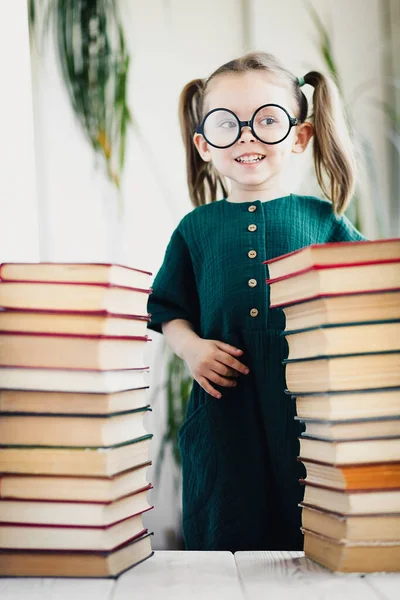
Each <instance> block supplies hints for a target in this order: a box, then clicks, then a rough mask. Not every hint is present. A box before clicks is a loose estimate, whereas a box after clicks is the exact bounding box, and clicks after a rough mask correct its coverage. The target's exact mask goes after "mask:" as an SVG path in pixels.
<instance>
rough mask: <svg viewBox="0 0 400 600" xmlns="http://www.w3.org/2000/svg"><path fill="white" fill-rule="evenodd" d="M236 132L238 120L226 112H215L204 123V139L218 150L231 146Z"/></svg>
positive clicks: (236, 134)
mask: <svg viewBox="0 0 400 600" xmlns="http://www.w3.org/2000/svg"><path fill="white" fill-rule="evenodd" d="M238 131H239V123H238V120H237V119H236V117H235V116H234V115H233V114H232V113H231V112H229V111H227V110H215V111H214V112H212V113H210V114H209V115H208V117H207V118H206V120H205V122H204V137H205V138H206V140H207V141H208V142H210V144H213V145H214V146H217V147H218V148H226V147H227V146H230V145H231V144H233V142H234V141H235V140H236V138H237V136H238Z"/></svg>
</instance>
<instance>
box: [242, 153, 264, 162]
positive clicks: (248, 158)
mask: <svg viewBox="0 0 400 600" xmlns="http://www.w3.org/2000/svg"><path fill="white" fill-rule="evenodd" d="M263 158H264V156H263V155H262V154H251V155H249V156H239V157H238V158H236V159H235V160H236V161H237V162H242V163H250V162H259V161H260V160H262V159H263Z"/></svg>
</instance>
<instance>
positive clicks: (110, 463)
mask: <svg viewBox="0 0 400 600" xmlns="http://www.w3.org/2000/svg"><path fill="white" fill-rule="evenodd" d="M152 437H153V436H152V434H148V435H146V436H144V437H143V438H139V439H136V440H131V441H129V442H124V443H123V444H116V445H115V446H100V447H97V448H96V447H89V448H88V447H82V448H77V447H73V448H68V447H61V448H57V447H55V446H12V447H11V446H0V473H26V474H31V475H34V474H35V475H81V476H88V477H97V476H99V477H106V476H112V475H115V474H116V473H121V472H122V471H126V470H127V469H132V468H133V467H138V466H140V465H144V464H145V463H147V462H148V461H149V443H150V440H151V438H152Z"/></svg>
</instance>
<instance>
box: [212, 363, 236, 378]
mask: <svg viewBox="0 0 400 600" xmlns="http://www.w3.org/2000/svg"><path fill="white" fill-rule="evenodd" d="M211 370H212V371H215V372H216V373H218V375H222V376H223V377H235V378H236V377H239V373H238V372H237V371H236V370H235V369H231V368H230V367H227V366H226V365H224V364H223V363H222V362H220V361H218V360H214V361H213V363H212V365H211Z"/></svg>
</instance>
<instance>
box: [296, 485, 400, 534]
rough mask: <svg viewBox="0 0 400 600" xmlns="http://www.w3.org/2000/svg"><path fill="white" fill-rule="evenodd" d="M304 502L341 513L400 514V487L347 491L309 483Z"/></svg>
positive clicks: (306, 487)
mask: <svg viewBox="0 0 400 600" xmlns="http://www.w3.org/2000/svg"><path fill="white" fill-rule="evenodd" d="M303 503H304V504H305V505H306V506H312V507H315V506H316V507H318V508H323V509H325V510H329V511H331V512H336V513H340V514H341V515H362V514H368V515H372V514H381V513H387V514H388V513H392V514H394V513H399V514H400V489H395V490H376V489H375V490H356V491H347V490H336V489H333V488H328V487H326V486H320V485H318V486H317V485H316V484H315V483H308V484H307V485H306V486H305V490H304V498H303ZM399 543H400V539H399Z"/></svg>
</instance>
